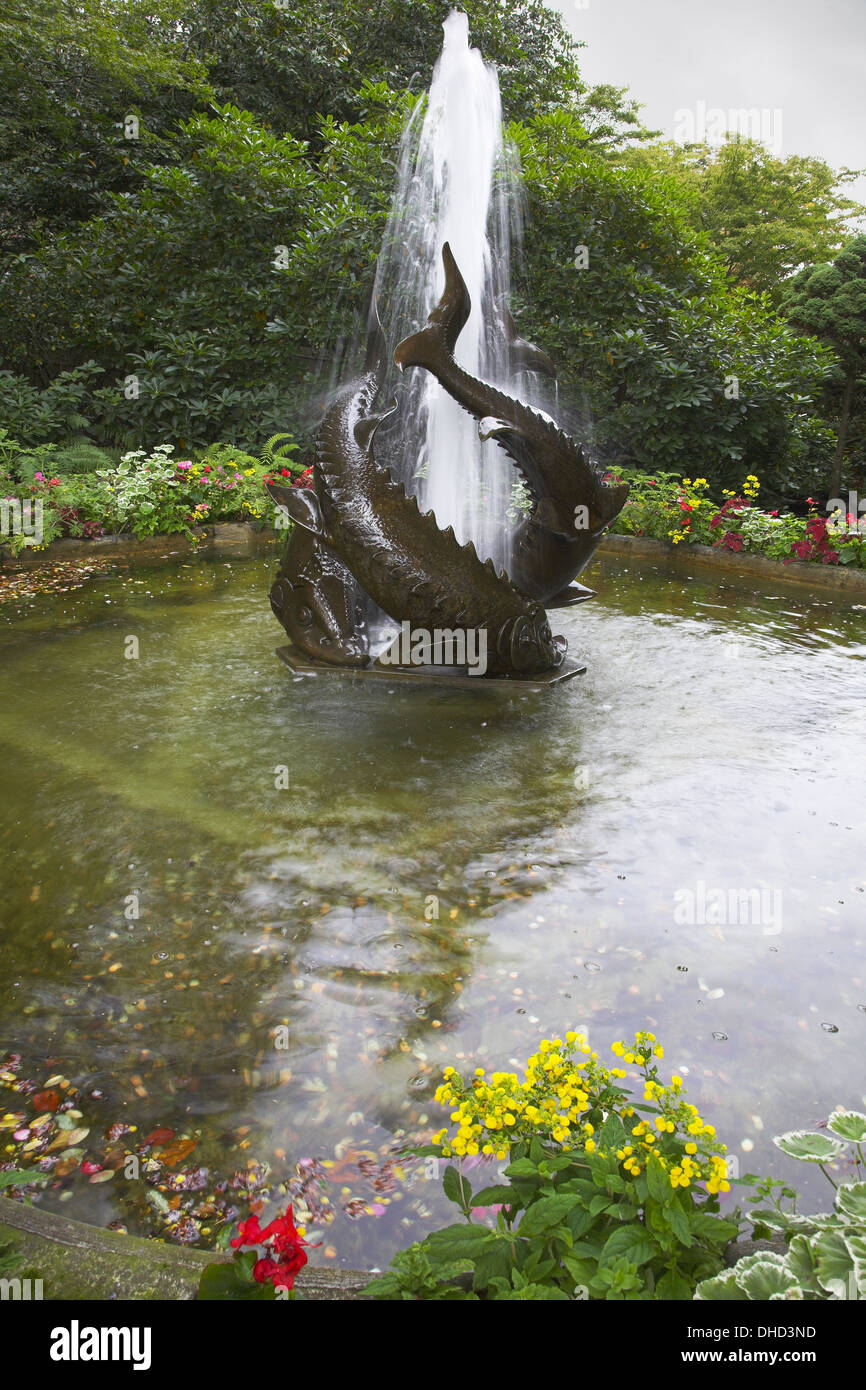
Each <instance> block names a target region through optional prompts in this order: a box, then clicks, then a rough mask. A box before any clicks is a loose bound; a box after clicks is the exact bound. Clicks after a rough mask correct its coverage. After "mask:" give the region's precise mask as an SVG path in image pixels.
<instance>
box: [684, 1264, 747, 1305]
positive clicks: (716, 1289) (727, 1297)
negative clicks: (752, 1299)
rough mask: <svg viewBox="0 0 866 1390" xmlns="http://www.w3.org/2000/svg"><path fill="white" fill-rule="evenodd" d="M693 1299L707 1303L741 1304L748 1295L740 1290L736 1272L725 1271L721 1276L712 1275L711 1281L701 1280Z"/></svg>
mask: <svg viewBox="0 0 866 1390" xmlns="http://www.w3.org/2000/svg"><path fill="white" fill-rule="evenodd" d="M695 1298H697V1299H704V1300H705V1301H706V1302H708V1303H743V1302H745V1300H746V1299H747V1298H748V1294H747V1293H745V1292H744V1291H743V1289H741V1288H740V1285H739V1284H738V1282H737V1275H736V1271H735V1270H733V1269H726V1270H725V1271H724V1273H723V1274H714V1275H713V1277H712V1279H702V1280H701V1282H700V1284H698V1287H697V1288H696V1289H695Z"/></svg>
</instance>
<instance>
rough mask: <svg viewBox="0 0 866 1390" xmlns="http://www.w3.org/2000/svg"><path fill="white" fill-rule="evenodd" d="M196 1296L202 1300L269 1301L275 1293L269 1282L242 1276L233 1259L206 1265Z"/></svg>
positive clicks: (273, 1298) (273, 1297)
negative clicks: (259, 1281) (258, 1282)
mask: <svg viewBox="0 0 866 1390" xmlns="http://www.w3.org/2000/svg"><path fill="white" fill-rule="evenodd" d="M198 1297H199V1299H201V1300H202V1301H203V1302H213V1301H215V1300H219V1299H228V1300H231V1301H232V1302H250V1301H255V1302H257V1303H263V1302H268V1303H271V1302H273V1301H274V1300H275V1298H276V1293H275V1290H274V1286H273V1284H271V1283H270V1282H268V1283H267V1284H256V1283H255V1282H253V1281H251V1280H249V1279H246V1278H242V1277H241V1275H240V1273H239V1271H238V1268H237V1265H236V1264H235V1262H234V1261H227V1262H225V1263H221V1262H217V1261H215V1262H214V1263H213V1264H209V1265H208V1266H207V1268H206V1269H205V1270H204V1272H203V1274H202V1276H201V1279H200V1281H199V1286H198Z"/></svg>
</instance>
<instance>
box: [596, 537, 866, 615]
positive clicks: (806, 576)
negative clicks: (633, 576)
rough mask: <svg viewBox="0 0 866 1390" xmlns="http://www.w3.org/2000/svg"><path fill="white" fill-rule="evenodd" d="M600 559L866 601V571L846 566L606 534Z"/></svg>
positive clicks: (708, 546) (600, 551)
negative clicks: (646, 562)
mask: <svg viewBox="0 0 866 1390" xmlns="http://www.w3.org/2000/svg"><path fill="white" fill-rule="evenodd" d="M596 555H598V556H599V557H601V558H602V559H603V558H605V557H606V556H608V555H619V556H622V558H623V559H627V560H651V561H657V562H661V563H663V564H665V565H667V566H669V567H670V568H671V569H673V570H676V571H678V572H680V573H686V572H688V571H693V570H697V571H700V572H701V573H703V574H707V575H709V574H711V573H712V574H715V575H717V576H719V577H720V578H721V577H724V578H726V579H730V580H731V581H732V582H734V583H736V582H740V583H742V582H747V581H748V580H750V579H761V580H764V581H766V582H768V583H771V584H795V585H798V586H800V587H802V586H803V585H806V586H807V587H808V588H810V589H812V590H817V591H818V592H821V593H833V592H836V593H844V594H850V595H851V597H852V598H853V599H854V600H855V602H856V601H857V599H858V597H859V596H861V595H862V598H863V601H864V602H866V570H864V569H859V568H857V569H855V568H854V567H853V566H846V565H817V564H810V563H808V562H807V561H805V560H793V561H792V562H791V564H790V565H786V564H783V563H782V561H781V560H769V559H768V558H767V556H766V555H741V554H738V553H737V552H736V551H732V550H722V549H718V550H717V549H716V547H715V546H711V545H671V544H670V542H669V541H657V540H654V539H652V538H651V537H649V536H618V535H610V534H608V535H606V536H605V538H604V540H603V541H602V542H601V545H600V546H599V547H598V550H597V551H596Z"/></svg>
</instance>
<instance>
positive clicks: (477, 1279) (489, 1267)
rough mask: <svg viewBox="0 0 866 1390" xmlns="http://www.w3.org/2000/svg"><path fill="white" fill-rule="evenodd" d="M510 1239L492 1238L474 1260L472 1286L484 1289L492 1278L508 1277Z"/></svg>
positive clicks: (510, 1255) (509, 1271)
mask: <svg viewBox="0 0 866 1390" xmlns="http://www.w3.org/2000/svg"><path fill="white" fill-rule="evenodd" d="M511 1261H512V1253H511V1241H510V1240H509V1239H507V1238H506V1239H502V1238H497V1239H494V1240H492V1241H491V1242H490V1243H489V1245H488V1246H487V1247H486V1249H485V1250H484V1251H483V1252H482V1253H481V1254H480V1255H479V1257H478V1259H477V1260H476V1261H475V1266H474V1269H473V1274H472V1287H473V1288H475V1289H486V1288H487V1286H488V1284H489V1283H490V1281H491V1280H492V1279H497V1278H498V1279H506V1280H508V1279H509V1278H510V1274H511Z"/></svg>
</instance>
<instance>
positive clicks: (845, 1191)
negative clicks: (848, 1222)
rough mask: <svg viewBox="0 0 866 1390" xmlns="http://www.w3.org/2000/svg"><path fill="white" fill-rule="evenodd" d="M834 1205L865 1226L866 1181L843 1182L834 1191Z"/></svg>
mask: <svg viewBox="0 0 866 1390" xmlns="http://www.w3.org/2000/svg"><path fill="white" fill-rule="evenodd" d="M834 1206H835V1207H836V1208H837V1209H838V1210H839V1211H841V1212H844V1214H845V1215H846V1216H850V1217H851V1218H852V1220H854V1221H857V1222H859V1223H860V1224H861V1225H863V1226H866V1182H853V1183H845V1184H844V1185H843V1186H842V1187H840V1188H839V1189H838V1190H837V1192H836V1197H835V1199H834Z"/></svg>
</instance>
